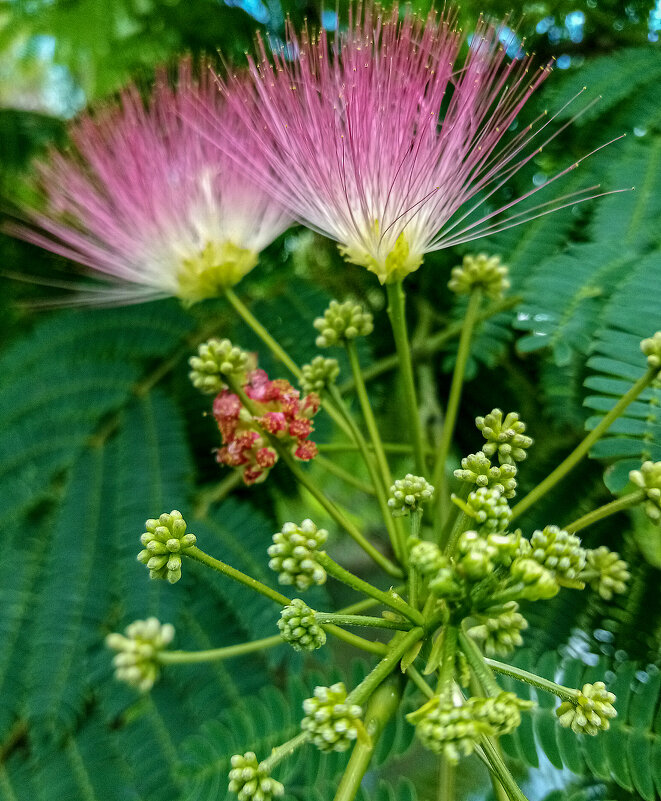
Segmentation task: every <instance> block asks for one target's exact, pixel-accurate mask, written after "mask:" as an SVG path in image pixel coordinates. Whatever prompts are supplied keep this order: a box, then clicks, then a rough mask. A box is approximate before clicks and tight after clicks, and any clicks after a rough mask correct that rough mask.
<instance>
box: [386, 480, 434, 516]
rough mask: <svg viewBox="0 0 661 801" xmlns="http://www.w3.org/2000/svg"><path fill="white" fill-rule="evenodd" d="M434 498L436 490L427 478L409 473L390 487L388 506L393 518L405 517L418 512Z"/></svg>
mask: <svg viewBox="0 0 661 801" xmlns="http://www.w3.org/2000/svg"><path fill="white" fill-rule="evenodd" d="M433 497H434V488H433V487H432V485H431V484H430V483H429V482H428V481H427V480H426V479H425V478H423V477H422V476H414V475H413V474H411V473H407V474H406V475H405V476H404V478H398V479H397V480H396V481H395V483H394V484H393V485H392V487H390V497H389V498H388V506H389V507H390V508H391V509H392V516H393V517H403V516H404V515H407V514H410V513H411V512H417V511H418V510H419V509H420V507H421V506H422V504H423V503H427V501H430V500H431V499H432V498H433Z"/></svg>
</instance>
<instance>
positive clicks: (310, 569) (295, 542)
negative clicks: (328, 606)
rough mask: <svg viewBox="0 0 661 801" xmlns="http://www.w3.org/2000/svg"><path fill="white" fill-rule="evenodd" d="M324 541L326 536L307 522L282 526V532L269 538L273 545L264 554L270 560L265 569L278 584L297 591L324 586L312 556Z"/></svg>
mask: <svg viewBox="0 0 661 801" xmlns="http://www.w3.org/2000/svg"><path fill="white" fill-rule="evenodd" d="M327 538H328V532H327V531H326V530H325V529H323V528H319V529H318V528H317V527H316V525H315V524H314V523H313V522H312V520H310V519H309V518H308V519H306V520H304V521H303V522H302V523H301V525H300V526H297V525H296V523H285V524H284V526H283V527H282V530H281V531H278V532H277V533H275V534H274V535H273V545H270V546H269V548H268V550H267V553H268V555H269V556H270V557H271V560H270V562H269V567H270V568H271V570H275V572H276V573H277V574H278V581H279V582H280V584H293V585H294V586H295V587H296V588H297V589H299V590H301V591H303V590H307V589H308V588H309V587H311V586H312V585H313V584H317V585H321V584H324V583H325V581H326V571H325V570H324V568H323V567H322V566H321V565H320V564H319V563H318V562H317V560H316V559H315V555H316V553H317V552H318V551H319V550H320V548H321V547H322V546H323V544H324V543H325V542H326V539H327Z"/></svg>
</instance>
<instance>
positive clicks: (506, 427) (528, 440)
mask: <svg viewBox="0 0 661 801" xmlns="http://www.w3.org/2000/svg"><path fill="white" fill-rule="evenodd" d="M475 425H476V426H477V427H478V429H479V430H480V431H481V432H482V435H483V436H484V438H485V439H486V443H485V444H484V445H483V446H482V452H483V453H484V454H486V455H487V456H488V457H489V458H491V457H492V456H494V455H496V454H497V455H498V461H499V462H500V464H514V462H522V461H523V460H524V459H525V458H526V456H527V454H526V450H527V449H528V448H529V447H530V446H531V445H532V444H533V440H532V437H528V436H526V434H525V433H524V432H525V430H526V424H525V423H524V422H523V421H522V420H520V419H519V415H518V414H517V413H516V412H510V413H509V414H506V415H505V416H504V417H503V412H502V411H501V410H500V409H493V410H492V411H490V412H489V414H487V415H485V416H484V417H476V418H475Z"/></svg>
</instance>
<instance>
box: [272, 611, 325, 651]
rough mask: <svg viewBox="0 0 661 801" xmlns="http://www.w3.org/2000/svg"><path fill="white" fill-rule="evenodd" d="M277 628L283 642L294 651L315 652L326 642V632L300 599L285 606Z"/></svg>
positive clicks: (312, 612)
mask: <svg viewBox="0 0 661 801" xmlns="http://www.w3.org/2000/svg"><path fill="white" fill-rule="evenodd" d="M278 628H279V629H280V634H281V635H282V639H283V640H285V642H288V643H289V644H290V645H291V646H292V648H294V650H296V651H316V650H317V648H321V646H322V645H324V644H325V642H326V632H325V631H324V630H323V629H322V628H321V626H320V625H319V623H317V621H316V619H315V614H314V610H313V609H310V607H309V606H308V605H307V604H306V603H305V601H301V599H300V598H294V600H293V601H292V602H291V603H290V604H288V605H287V606H285V608H284V609H283V610H282V612H281V613H280V620H278Z"/></svg>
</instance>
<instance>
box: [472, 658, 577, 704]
mask: <svg viewBox="0 0 661 801" xmlns="http://www.w3.org/2000/svg"><path fill="white" fill-rule="evenodd" d="M484 661H485V662H486V664H487V665H488V666H489V667H490V668H491V669H492V670H495V671H496V673H502V674H503V676H510V677H511V678H513V679H517V680H518V681H523V682H525V683H526V684H530V686H531V687H536V688H537V689H539V690H544V691H545V692H547V693H552V694H553V695H557V696H558V698H562V700H563V701H575V700H576V698H577V697H578V690H573V689H571V688H570V687H563V686H562V685H561V684H556V683H555V682H554V681H549V680H548V679H543V678H542V677H541V676H537V675H536V674H535V673H529V672H528V671H527V670H523V669H522V668H518V667H513V666H512V665H507V664H505V663H503V662H498V661H497V660H495V659H488V658H487V657H484Z"/></svg>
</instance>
